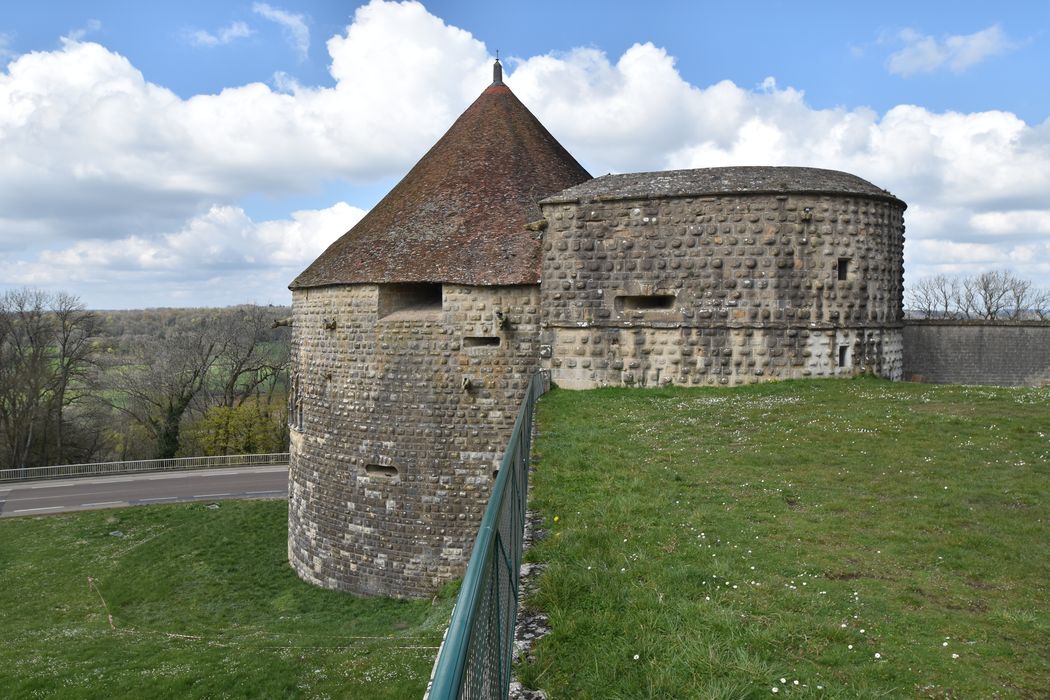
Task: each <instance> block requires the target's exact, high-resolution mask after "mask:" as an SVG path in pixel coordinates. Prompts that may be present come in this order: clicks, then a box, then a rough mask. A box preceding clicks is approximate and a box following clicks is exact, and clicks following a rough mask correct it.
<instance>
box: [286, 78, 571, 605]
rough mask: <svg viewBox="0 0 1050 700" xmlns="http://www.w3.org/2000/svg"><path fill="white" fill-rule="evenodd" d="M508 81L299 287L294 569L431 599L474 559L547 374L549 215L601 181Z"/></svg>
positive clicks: (291, 514) (319, 578)
mask: <svg viewBox="0 0 1050 700" xmlns="http://www.w3.org/2000/svg"><path fill="white" fill-rule="evenodd" d="M493 77H494V80H493V82H492V84H491V85H490V86H489V87H488V88H486V89H485V91H484V92H482V94H481V96H480V97H478V99H477V100H476V101H475V102H474V103H473V104H472V105H471V106H470V107H469V108H468V109H467V110H466V111H465V112H464V113H463V114H462V115H461V116H460V117H459V119H457V120H456V122H455V123H454V124H453V125H452V127H451V128H450V129H449V130H448V132H447V133H446V134H445V135H444V136H443V137H442V138H441V139H440V140H439V141H438V142H437V143H436V144H435V145H434V146H433V148H431V149H430V151H429V152H427V153H426V155H424V156H423V158H422V159H421V160H420V161H419V162H418V163H417V164H416V165H415V166H414V167H413V168H412V169H411V171H409V173H408V174H407V175H406V176H405V177H404V179H403V180H401V182H399V183H398V184H397V186H396V187H394V189H393V190H391V191H390V193H389V194H388V195H387V196H386V197H384V198H383V199H382V200H381V201H380V202H379V203H378V204H377V205H376V206H375V207H374V208H373V209H372V210H371V211H370V212H369V213H368V214H367V215H366V216H365V217H364V218H363V219H362V220H361V221H360V222H359V223H358V224H357V225H356V226H354V228H352V229H351V230H350V231H349V232H347V233H346V234H345V235H343V236H342V237H341V238H339V239H338V240H336V241H335V242H334V243H333V244H332V245H331V246H330V247H329V248H328V249H327V250H326V251H325V252H324V253H322V254H321V256H320V257H319V258H317V260H316V261H314V263H313V264H311V265H310V266H309V267H308V268H307V269H306V270H305V271H304V272H303V273H302V274H301V275H299V277H297V278H296V279H295V281H294V282H292V284H291V285H290V288H291V290H292V305H293V319H294V321H293V333H292V353H293V357H292V366H293V368H294V369H293V377H292V402H291V403H292V406H291V409H292V410H291V423H292V431H291V433H292V437H291V465H290V470H289V509H288V521H289V540H288V555H289V560H290V562H291V564H292V567H293V568H294V569H295V571H296V572H297V573H298V574H299V576H301V577H302V578H303V579H305V580H307V581H310V582H313V583H316V584H318V585H321V586H325V587H328V588H336V589H341V590H347V591H351V592H354V593H358V594H365V595H390V596H398V597H412V596H422V595H428V594H431V593H433V591H434V590H435V589H436V588H437V587H438V586H439V585H440V584H441V583H443V582H444V581H446V580H448V579H450V578H453V577H454V576H456V575H458V574H459V573H460V572H461V571H462V569H463V567H464V566H465V565H466V561H467V559H468V558H469V555H470V547H471V543H472V541H473V538H474V536H475V535H476V532H477V527H478V521H479V520H480V517H481V515H482V513H483V512H484V508H485V503H486V501H487V499H488V496H489V492H490V488H491V483H492V479H493V477H494V470H496V469H497V468H498V466H499V460H500V457H501V454H502V450H503V447H504V445H505V444H506V442H507V440H508V438H509V435H510V431H511V428H512V426H513V422H514V417H515V414H516V411H517V408H518V405H519V404H520V402H521V399H522V397H523V395H524V390H525V386H526V384H527V382H528V379H529V377H530V375H531V374H532V373H533V372H534V371H535V370H536V369H537V368H538V367H539V362H540V353H539V333H540V320H539V317H540V309H539V303H540V288H539V281H540V276H541V270H540V264H541V245H542V243H541V240H540V235H541V234H540V233H538V232H537V230H534V229H538V227H528V228H527V226H526V225H527V224H529V223H530V222H534V221H536V220H538V219H540V207H539V201H540V200H541V199H543V198H544V197H547V196H550V195H552V194H554V193H556V192H559V191H561V190H563V189H565V188H567V187H571V186H573V185H577V184H580V183H582V182H584V181H586V180H588V179H590V175H588V173H587V172H586V171H585V170H584V169H583V168H582V167H581V166H580V164H579V163H577V162H576V160H575V159H574V158H573V157H572V156H571V155H570V154H569V153H568V152H567V151H566V150H565V149H564V148H562V146H561V145H560V144H559V143H558V142H557V141H556V140H555V139H554V137H553V136H551V134H550V133H549V132H548V131H547V130H546V129H545V128H544V127H543V125H542V124H540V123H539V121H538V120H537V119H536V118H535V117H534V116H533V115H532V114H531V113H530V112H529V110H528V109H527V108H526V107H525V106H524V105H523V104H522V103H521V102H520V101H519V100H518V99H517V98H516V97H515V96H514V94H513V93H512V92H511V91H510V89H509V88H508V87H507V86H506V85H504V84H503V80H502V70H501V67H500V66H499V63H498V62H497V63H496V65H495V66H494V76H493Z"/></svg>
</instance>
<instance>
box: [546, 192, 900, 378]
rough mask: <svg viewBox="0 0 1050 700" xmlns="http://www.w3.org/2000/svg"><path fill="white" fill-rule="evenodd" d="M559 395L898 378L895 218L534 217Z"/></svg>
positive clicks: (694, 211)
mask: <svg viewBox="0 0 1050 700" xmlns="http://www.w3.org/2000/svg"><path fill="white" fill-rule="evenodd" d="M543 213H544V216H545V217H546V219H547V221H548V228H547V231H546V233H545V238H544V259H543V277H542V283H541V290H542V301H541V308H542V314H543V316H542V318H543V330H542V332H541V341H542V346H541V353H542V355H543V359H544V365H545V366H546V367H549V368H550V370H551V374H552V379H553V380H554V381H555V382H557V383H558V384H560V385H562V386H569V387H577V388H588V387H593V386H603V385H644V386H648V385H652V384H659V383H676V384H716V383H720V384H740V383H748V382H754V381H761V380H765V379H776V378H793V377H805V376H834V375H842V374H852V373H855V372H860V371H869V372H874V373H876V374H879V375H881V376H886V377H890V378H895V379H899V378H900V376H901V330H900V329H901V319H902V297H903V245H904V225H903V206H902V204H901V203H900V202H898V201H896V200H890V199H882V198H877V197H866V196H855V197H854V196H845V195H804V194H798V195H765V194H734V195H722V196H705V197H692V198H691V197H666V198H652V199H621V200H609V201H605V200H602V201H593V202H576V203H570V204H565V203H552V204H545V205H544V206H543Z"/></svg>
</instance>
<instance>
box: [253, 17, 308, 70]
mask: <svg viewBox="0 0 1050 700" xmlns="http://www.w3.org/2000/svg"><path fill="white" fill-rule="evenodd" d="M252 12H254V13H255V14H257V15H260V16H262V17H264V18H266V19H268V20H270V21H271V22H276V23H277V24H279V25H281V27H282V28H283V29H284V32H285V36H287V37H288V43H289V44H291V46H292V48H293V49H295V52H296V53H297V54H298V55H299V60H301V61H302V60H306V56H307V55H308V54H309V52H310V28H309V27H308V26H306V18H305V17H304V16H303V15H296V14H293V13H291V12H288V11H286V10H282V9H280V8H277V7H272V6H270V5H268V4H266V3H265V2H257V3H255V4H254V5H252Z"/></svg>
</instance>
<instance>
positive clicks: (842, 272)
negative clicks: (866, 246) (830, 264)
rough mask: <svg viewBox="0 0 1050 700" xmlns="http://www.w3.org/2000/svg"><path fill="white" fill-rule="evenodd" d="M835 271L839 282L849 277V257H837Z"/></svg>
mask: <svg viewBox="0 0 1050 700" xmlns="http://www.w3.org/2000/svg"><path fill="white" fill-rule="evenodd" d="M837 271H838V279H839V281H840V282H844V281H846V280H848V279H849V258H839V262H838V268H837Z"/></svg>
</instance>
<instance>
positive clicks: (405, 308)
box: [377, 282, 442, 320]
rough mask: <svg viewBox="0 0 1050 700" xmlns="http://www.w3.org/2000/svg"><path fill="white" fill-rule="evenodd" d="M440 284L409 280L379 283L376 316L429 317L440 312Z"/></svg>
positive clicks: (388, 317)
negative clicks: (395, 282)
mask: <svg viewBox="0 0 1050 700" xmlns="http://www.w3.org/2000/svg"><path fill="white" fill-rule="evenodd" d="M441 309H442V304H441V284H439V283H436V282H409V283H403V284H381V285H379V305H378V309H377V316H378V317H379V318H385V319H390V320H396V319H397V318H405V319H409V318H421V317H430V316H433V315H436V314H438V313H440V312H441Z"/></svg>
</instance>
